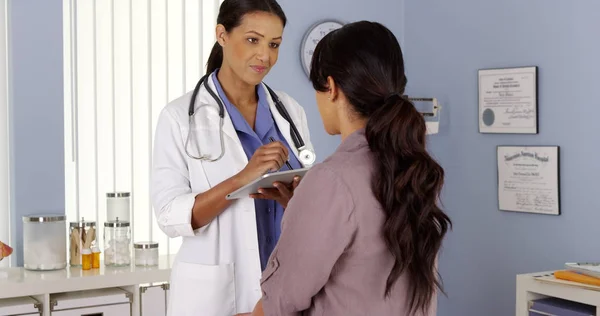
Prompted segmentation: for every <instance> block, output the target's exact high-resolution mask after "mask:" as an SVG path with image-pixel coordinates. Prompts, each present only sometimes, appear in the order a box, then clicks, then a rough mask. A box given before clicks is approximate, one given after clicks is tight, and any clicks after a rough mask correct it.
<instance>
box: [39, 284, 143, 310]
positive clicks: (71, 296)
mask: <svg viewBox="0 0 600 316" xmlns="http://www.w3.org/2000/svg"><path fill="white" fill-rule="evenodd" d="M132 297H133V296H132V295H131V294H130V293H129V292H127V291H125V290H123V289H120V288H107V289H100V290H92V291H81V292H68V293H61V294H55V295H51V298H50V306H51V307H50V315H52V316H83V315H86V316H93V315H102V316H131V302H132Z"/></svg>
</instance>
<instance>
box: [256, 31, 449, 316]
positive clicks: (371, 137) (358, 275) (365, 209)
mask: <svg viewBox="0 0 600 316" xmlns="http://www.w3.org/2000/svg"><path fill="white" fill-rule="evenodd" d="M310 79H311V81H312V84H313V86H314V88H315V90H316V99H317V104H318V107H319V112H320V114H321V118H322V120H323V124H324V126H325V130H326V131H327V133H329V134H331V135H337V134H340V135H341V138H342V143H341V145H340V146H339V147H338V148H337V150H336V151H335V153H334V154H333V155H331V156H330V157H329V158H327V159H326V160H325V161H324V162H323V163H321V164H317V165H315V166H314V167H313V168H312V169H311V170H310V171H309V172H308V173H307V174H306V176H305V177H304V179H303V180H302V182H301V183H300V185H299V186H298V188H297V189H296V191H295V192H294V197H293V198H292V199H291V201H290V202H289V205H288V207H287V209H286V211H285V214H284V217H283V222H282V233H281V239H280V240H279V242H278V244H277V246H276V248H275V250H274V251H273V253H272V255H271V257H270V260H269V263H268V265H267V268H266V269H265V271H264V273H263V277H262V280H261V284H262V291H263V296H262V299H261V301H259V302H258V304H257V305H256V308H255V310H254V312H253V315H263V313H264V315H277V316H282V315H300V314H303V315H434V314H435V312H436V297H437V293H438V291H441V286H440V284H441V282H440V279H439V275H438V272H437V265H436V262H437V255H438V251H439V249H440V246H441V244H442V240H443V239H444V236H445V234H446V232H447V230H448V229H449V227H450V226H451V221H450V219H449V218H448V216H447V215H446V214H444V212H443V211H442V210H441V209H440V207H439V206H438V198H439V194H440V190H441V189H442V183H443V179H444V171H443V169H442V168H441V167H440V165H439V164H438V163H436V161H434V160H433V159H432V158H431V157H430V156H429V154H428V153H427V151H426V147H425V139H426V136H425V121H424V119H423V116H422V115H421V114H420V113H419V112H418V111H417V110H416V109H415V107H414V106H413V104H412V103H411V102H409V101H408V100H407V99H406V98H405V97H403V93H404V88H405V86H406V76H405V74H404V62H403V58H402V51H401V49H400V45H399V44H398V41H397V40H396V38H395V36H394V35H393V34H392V33H391V32H390V31H389V30H388V29H387V28H385V27H384V26H382V25H381V24H378V23H371V22H364V21H363V22H356V23H351V24H348V25H346V26H344V27H343V28H341V29H339V30H336V31H333V32H332V33H330V34H328V35H327V36H325V38H323V40H321V41H320V42H319V44H318V46H317V48H316V50H315V53H314V56H313V60H312V68H311V73H310Z"/></svg>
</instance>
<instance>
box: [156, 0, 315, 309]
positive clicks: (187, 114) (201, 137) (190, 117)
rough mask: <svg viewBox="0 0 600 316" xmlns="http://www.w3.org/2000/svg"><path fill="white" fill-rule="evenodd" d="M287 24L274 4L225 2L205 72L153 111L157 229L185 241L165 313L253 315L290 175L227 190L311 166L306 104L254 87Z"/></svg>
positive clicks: (261, 0)
mask: <svg viewBox="0 0 600 316" xmlns="http://www.w3.org/2000/svg"><path fill="white" fill-rule="evenodd" d="M285 23H286V17H285V14H284V13H283V11H282V9H281V7H280V6H279V5H278V4H277V2H276V1H275V0H225V1H224V2H223V3H222V4H221V7H220V11H219V15H218V18H217V24H218V25H217V27H216V37H217V43H215V46H214V47H213V50H212V52H211V55H210V58H209V60H208V65H207V75H206V76H205V77H203V78H202V79H201V80H200V81H199V82H198V84H197V86H196V88H195V89H194V91H191V92H189V93H188V94H186V95H184V96H182V97H180V98H179V99H177V100H175V101H173V102H171V103H170V104H168V105H167V106H166V107H165V108H164V109H163V110H162V112H161V113H160V116H159V119H158V124H157V127H156V132H155V144H154V160H153V169H152V190H151V195H152V202H153V206H154V210H155V213H156V218H157V222H158V225H159V227H160V228H161V229H162V230H163V231H164V232H165V233H166V234H167V235H168V236H169V237H173V238H175V237H179V236H181V237H183V244H182V246H181V248H180V250H179V253H178V254H177V256H176V259H175V262H174V264H173V267H172V271H171V284H170V286H171V287H170V300H169V304H168V315H170V316H185V315H194V316H196V315H209V316H221V315H223V316H231V315H236V314H240V313H249V312H251V311H252V309H253V307H254V304H255V303H256V301H257V300H258V299H259V298H260V297H261V290H260V278H261V274H262V271H263V269H264V268H265V265H266V262H267V260H268V258H269V255H270V254H271V251H272V250H273V248H274V247H275V245H276V243H277V240H278V238H279V234H280V223H281V218H282V216H283V209H284V207H285V206H286V204H287V201H288V200H289V198H290V197H291V195H292V194H293V189H294V188H295V186H296V185H297V184H298V179H296V180H295V181H294V183H293V184H279V190H272V191H270V192H264V194H262V195H258V196H253V197H248V198H243V199H240V200H235V201H228V200H226V199H225V196H226V195H227V194H228V193H230V192H232V191H235V190H236V189H238V188H240V187H242V186H244V185H246V184H247V183H249V182H251V181H253V180H254V179H256V178H258V177H259V176H261V175H263V174H265V173H266V172H268V171H277V170H286V169H287V167H286V163H285V162H286V161H289V163H290V164H291V166H292V167H293V168H294V169H295V168H301V167H308V166H310V165H311V164H312V163H314V160H315V155H314V151H313V148H312V145H311V143H310V139H309V137H310V136H309V132H308V126H307V122H306V117H305V113H304V110H303V109H302V107H301V106H300V105H298V103H297V102H296V101H294V100H293V99H292V98H291V97H289V96H288V95H287V94H285V93H283V92H274V91H272V90H270V88H269V87H268V86H266V85H265V84H263V83H262V80H263V78H264V77H265V75H266V74H267V73H268V72H269V71H270V69H271V68H272V67H273V66H274V65H275V63H276V62H277V57H278V53H279V46H280V45H281V42H282V34H283V28H284V26H285ZM270 139H274V140H275V141H274V142H271V141H270ZM253 198H254V199H253ZM274 200H277V202H276V201H274Z"/></svg>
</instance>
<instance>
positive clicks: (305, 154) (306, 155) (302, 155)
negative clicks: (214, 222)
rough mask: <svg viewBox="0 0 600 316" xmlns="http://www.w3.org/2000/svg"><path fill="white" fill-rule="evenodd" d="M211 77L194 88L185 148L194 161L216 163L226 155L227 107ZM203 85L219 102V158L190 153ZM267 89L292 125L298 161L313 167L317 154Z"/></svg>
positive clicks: (281, 112) (204, 79)
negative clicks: (215, 88) (211, 86)
mask: <svg viewBox="0 0 600 316" xmlns="http://www.w3.org/2000/svg"><path fill="white" fill-rule="evenodd" d="M209 75H210V74H206V75H204V76H203V77H202V78H200V80H199V81H198V83H197V84H196V87H195V88H194V92H193V93H192V99H191V100H190V106H189V109H188V115H189V129H188V134H187V137H186V139H185V145H184V146H185V153H186V154H187V155H188V157H190V158H192V159H198V160H205V161H210V162H214V161H217V160H219V159H221V158H223V155H225V144H224V139H223V123H224V119H225V106H224V105H223V102H221V99H220V98H219V97H218V96H217V94H216V93H215V92H214V91H213V90H212V89H211V88H210V87H209V86H208V83H207V82H208V80H207V78H208V76H209ZM202 85H204V88H205V89H206V91H208V93H209V94H210V95H211V96H212V97H213V99H215V101H217V104H218V105H219V118H220V120H219V138H220V141H221V154H220V155H219V156H218V157H217V158H210V157H209V156H208V155H202V154H200V156H193V155H191V154H190V153H189V152H188V143H189V141H190V134H191V132H192V124H193V121H194V119H193V117H194V113H195V112H194V108H195V105H196V96H197V95H198V92H199V91H200V87H201V86H202ZM265 87H267V90H268V91H269V94H270V95H271V99H273V102H274V103H275V107H277V111H279V114H280V115H281V116H283V118H284V119H285V120H286V121H288V123H289V124H290V134H291V136H292V140H293V141H294V146H295V147H296V149H298V159H299V160H300V162H301V163H302V164H303V165H304V166H306V165H312V164H313V163H314V162H315V153H314V152H313V151H312V150H310V149H308V148H306V144H305V143H304V140H303V139H302V136H300V133H299V132H298V129H297V128H296V125H295V124H294V122H293V121H292V118H291V117H290V115H289V113H288V112H287V110H286V109H285V106H284V105H283V103H282V102H281V100H279V97H277V94H276V93H275V92H274V91H273V90H272V89H271V88H270V87H269V86H267V85H266V84H265ZM198 150H199V149H198Z"/></svg>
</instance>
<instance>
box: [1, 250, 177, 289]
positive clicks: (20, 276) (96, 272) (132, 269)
mask: <svg viewBox="0 0 600 316" xmlns="http://www.w3.org/2000/svg"><path fill="white" fill-rule="evenodd" d="M174 259H175V255H170V256H169V255H165V256H161V257H160V258H159V265H158V266H154V267H139V266H136V265H135V264H134V262H132V263H131V265H130V266H126V267H106V266H104V263H103V262H101V264H100V268H99V269H92V270H82V269H81V268H80V267H70V266H68V265H67V268H65V269H62V270H54V271H30V270H26V269H25V268H22V267H19V268H2V269H0V299H3V298H11V297H20V296H33V295H42V294H49V293H62V292H73V291H84V290H92V289H98V288H108V287H121V286H129V285H135V284H148V283H158V282H167V281H169V276H170V273H171V267H172V264H173V260H174Z"/></svg>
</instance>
